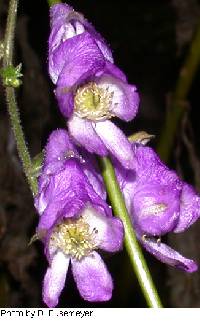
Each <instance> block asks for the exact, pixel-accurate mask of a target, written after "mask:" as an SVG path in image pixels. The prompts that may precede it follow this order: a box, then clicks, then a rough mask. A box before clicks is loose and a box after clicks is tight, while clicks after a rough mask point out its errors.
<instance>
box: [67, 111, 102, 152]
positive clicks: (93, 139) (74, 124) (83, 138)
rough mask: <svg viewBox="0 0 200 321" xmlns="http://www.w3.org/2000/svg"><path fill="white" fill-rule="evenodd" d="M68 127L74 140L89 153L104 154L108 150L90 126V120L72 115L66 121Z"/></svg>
mask: <svg viewBox="0 0 200 321" xmlns="http://www.w3.org/2000/svg"><path fill="white" fill-rule="evenodd" d="M68 129H69V133H70V135H71V136H72V137H73V139H74V141H75V142H76V143H77V144H78V145H81V146H82V147H84V148H85V149H86V150H88V151H89V152H91V153H96V154H98V155H100V156H106V155H107V154H108V151H107V149H106V147H105V146H104V144H103V142H102V141H101V139H100V138H99V136H98V135H97V134H96V132H95V130H94V129H93V127H92V122H91V121H89V120H86V119H83V118H79V117H76V116H73V117H72V118H71V119H69V121H68Z"/></svg>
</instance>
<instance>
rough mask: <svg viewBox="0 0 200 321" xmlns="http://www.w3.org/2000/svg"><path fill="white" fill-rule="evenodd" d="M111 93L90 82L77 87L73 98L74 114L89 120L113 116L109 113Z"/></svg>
mask: <svg viewBox="0 0 200 321" xmlns="http://www.w3.org/2000/svg"><path fill="white" fill-rule="evenodd" d="M112 97H113V93H110V92H109V91H108V88H106V89H104V88H101V87H99V86H97V84H96V83H94V82H90V83H88V84H86V85H84V86H82V87H79V88H78V90H77V92H76V95H75V98H74V105H75V113H76V114H77V115H78V116H79V117H81V118H87V119H90V120H96V121H98V120H102V119H109V118H111V117H112V116H113V115H112V113H111V112H110V110H111V105H112Z"/></svg>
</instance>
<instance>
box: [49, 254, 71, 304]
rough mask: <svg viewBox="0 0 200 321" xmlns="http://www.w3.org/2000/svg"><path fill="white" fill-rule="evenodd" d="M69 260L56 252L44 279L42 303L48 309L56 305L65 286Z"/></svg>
mask: <svg viewBox="0 0 200 321" xmlns="http://www.w3.org/2000/svg"><path fill="white" fill-rule="evenodd" d="M68 266H69V258H67V257H66V256H65V255H64V254H63V253H62V252H60V251H59V252H57V253H56V254H55V256H54V258H53V260H52V262H51V265H50V267H49V268H48V269H47V272H46V274H45V277H44V283H43V301H44V302H45V303H46V305H47V306H48V307H49V308H53V307H55V306H56V305H57V304H58V300H59V296H60V293H61V291H62V290H63V287H64V285H65V279H66V273H67V270H68Z"/></svg>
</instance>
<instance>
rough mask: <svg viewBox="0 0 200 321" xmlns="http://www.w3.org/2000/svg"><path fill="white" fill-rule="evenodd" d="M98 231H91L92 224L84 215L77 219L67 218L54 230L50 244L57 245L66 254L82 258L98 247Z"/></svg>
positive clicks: (78, 258)
mask: <svg viewBox="0 0 200 321" xmlns="http://www.w3.org/2000/svg"><path fill="white" fill-rule="evenodd" d="M97 232H98V231H97V230H96V229H93V230H92V231H90V226H89V224H88V223H87V222H85V220H84V218H83V217H80V218H79V219H76V220H72V219H65V220H64V221H63V222H62V223H60V224H59V225H57V226H56V228H55V230H54V231H53V233H52V236H51V240H50V246H53V247H57V248H58V249H60V250H62V251H63V253H64V254H66V255H69V256H71V257H73V258H75V259H77V260H81V259H82V258H83V257H84V256H88V255H90V253H91V252H92V251H93V250H94V249H95V248H96V246H97V244H96V240H95V239H96V237H95V236H96V234H97Z"/></svg>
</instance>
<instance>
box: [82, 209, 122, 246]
mask: <svg viewBox="0 0 200 321" xmlns="http://www.w3.org/2000/svg"><path fill="white" fill-rule="evenodd" d="M82 216H83V217H84V219H85V220H86V222H87V223H88V224H89V226H90V230H91V232H92V231H93V230H94V229H95V230H96V231H97V233H96V235H95V240H96V242H97V246H98V247H99V248H101V249H103V250H105V251H107V252H116V251H119V250H120V248H121V246H122V241H123V237H124V228H123V224H122V222H121V221H120V220H119V219H117V218H115V217H106V216H103V215H102V214H99V213H98V212H97V211H95V210H94V209H93V208H92V207H90V206H87V207H86V208H85V209H84V211H83V212H82Z"/></svg>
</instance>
